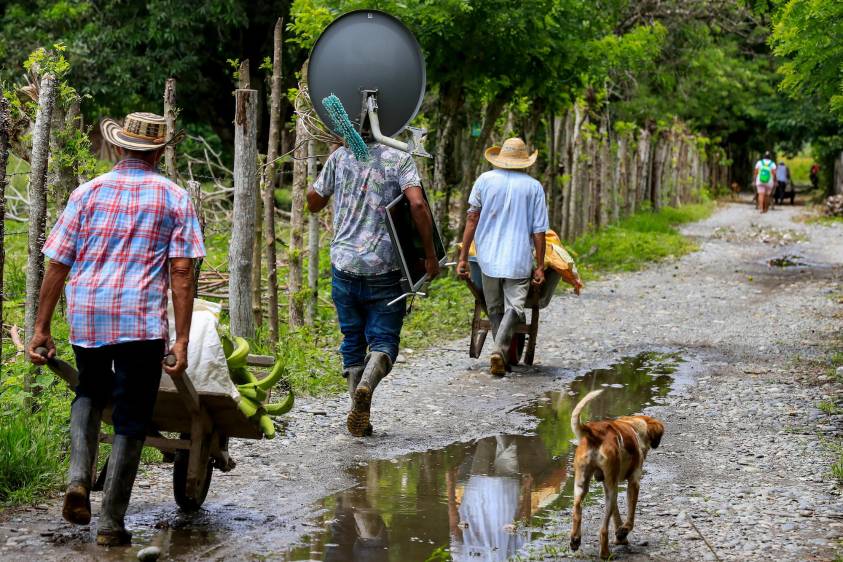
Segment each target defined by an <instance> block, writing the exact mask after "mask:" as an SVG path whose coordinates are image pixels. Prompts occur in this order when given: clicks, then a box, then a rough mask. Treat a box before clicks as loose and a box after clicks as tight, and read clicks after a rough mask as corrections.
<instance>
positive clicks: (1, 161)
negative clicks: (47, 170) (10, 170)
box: [0, 94, 12, 349]
mask: <svg viewBox="0 0 843 562" xmlns="http://www.w3.org/2000/svg"><path fill="white" fill-rule="evenodd" d="M11 131H12V118H11V115H10V113H9V100H7V99H6V98H5V97H4V96H3V95H1V94H0V349H2V348H3V300H4V299H5V296H6V295H5V293H4V292H3V291H4V286H3V269H4V265H5V263H6V238H5V236H6V221H5V220H4V218H5V216H6V164H8V162H9V135H10V134H11Z"/></svg>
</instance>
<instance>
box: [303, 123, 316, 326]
mask: <svg viewBox="0 0 843 562" xmlns="http://www.w3.org/2000/svg"><path fill="white" fill-rule="evenodd" d="M315 181H316V141H315V140H313V139H311V140H310V141H308V143H307V184H308V185H313V182H315ZM307 289H308V295H307V308H306V309H305V316H304V323H305V324H306V325H308V326H312V325H313V324H314V323H315V322H316V310H317V308H316V307H317V305H318V302H317V299H318V298H319V219H318V218H317V217H316V214H315V213H308V216H307Z"/></svg>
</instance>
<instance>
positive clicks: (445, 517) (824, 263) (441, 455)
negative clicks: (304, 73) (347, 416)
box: [0, 203, 843, 561]
mask: <svg viewBox="0 0 843 562" xmlns="http://www.w3.org/2000/svg"><path fill="white" fill-rule="evenodd" d="M799 212H800V209H799V208H798V207H797V208H795V209H794V208H792V207H779V208H777V209H776V210H774V211H773V212H771V213H768V214H767V215H765V216H763V217H761V216H758V215H757V214H755V213H754V211H753V210H752V208H751V206H750V205H748V204H743V203H741V204H730V205H725V206H723V207H722V208H721V209H720V210H719V211H718V212H717V213H716V214H715V215H714V216H713V217H712V218H710V219H709V220H706V221H703V222H701V223H697V224H694V225H691V226H689V227H688V228H687V229H686V231H687V234H688V235H690V236H693V237H695V238H696V239H698V241H699V244H700V251H699V252H696V253H694V254H691V255H689V256H686V257H684V258H682V259H680V260H674V261H669V262H665V263H662V264H660V265H658V266H654V267H652V268H650V269H648V270H646V271H643V272H639V273H635V274H624V275H616V276H610V277H607V278H605V279H604V280H602V281H600V282H597V283H592V284H591V285H590V286H588V287H587V290H586V291H585V292H584V293H583V295H582V297H580V298H575V297H573V296H569V295H565V296H562V297H557V298H556V299H555V300H554V302H553V303H552V304H551V307H550V308H549V309H548V310H546V311H545V313H544V314H543V317H542V327H541V330H540V341H539V347H538V350H537V365H536V366H535V367H534V368H532V369H523V368H519V369H518V371H517V372H516V373H515V374H514V375H513V376H510V377H507V378H505V379H495V378H492V377H490V376H489V375H487V374H485V370H484V369H485V361H473V360H470V359H469V358H468V355H467V352H466V350H467V342H466V341H459V342H454V343H452V344H450V345H448V346H445V347H442V348H437V349H435V350H432V351H430V352H427V353H424V354H418V353H410V352H409V351H407V352H405V353H404V354H403V355H404V356H405V357H406V362H404V363H401V364H399V365H398V366H397V368H396V371H395V373H394V376H391V377H389V378H388V379H387V380H386V381H385V382H384V383H383V386H382V390H381V389H379V391H378V395H377V398H376V404H375V408H376V410H377V417H376V418H375V424H376V430H377V433H376V435H375V437H373V438H371V439H366V440H359V439H353V438H350V437H348V436H346V435H345V432H344V430H343V427H344V411H345V407H346V399H345V397H338V398H335V399H324V400H315V399H311V400H306V401H300V402H299V404H298V407H297V412H296V414H295V415H293V416H292V417H291V418H290V422H289V427H288V429H287V433H286V436H281V437H279V438H277V439H276V440H275V441H268V442H260V443H256V442H238V443H235V444H234V446H233V451H232V455H233V456H234V458H235V459H236V460H237V462H238V466H237V468H236V469H235V470H234V471H233V472H231V473H228V474H220V473H216V474H215V475H214V481H213V482H212V484H211V491H210V494H209V497H208V500H207V502H206V504H205V506H204V508H205V509H203V510H202V511H201V512H199V513H198V514H194V515H185V514H181V513H179V512H178V511H177V509H176V507H175V504H174V503H173V501H172V496H171V484H170V470H171V469H170V466H169V465H161V466H160V467H155V468H153V469H151V470H148V471H147V472H146V473H145V474H144V475H142V476H140V477H139V478H138V484H137V485H136V492H135V495H134V497H133V501H132V505H131V506H130V511H129V517H128V526H129V527H130V528H132V529H133V530H135V533H136V535H135V536H136V540H135V544H136V546H135V547H134V548H132V549H112V550H111V551H109V552H107V553H106V552H104V551H103V550H99V549H96V548H95V547H93V546H91V545H90V536H91V535H90V533H91V530H90V529H88V528H82V529H78V528H77V529H74V528H72V527H71V526H69V525H65V524H64V523H63V522H62V521H61V518H60V513H59V500H58V499H56V500H55V501H51V502H49V503H47V504H44V505H42V506H38V507H37V508H30V509H25V510H17V511H13V512H7V513H5V514H2V515H0V558H2V559H9V560H11V559H16V560H17V559H42V560H47V559H50V560H52V559H55V560H59V559H67V558H69V557H73V558H74V559H76V560H82V559H95V558H96V559H104V558H105V559H114V560H122V559H126V560H128V559H132V558H133V557H134V554H135V553H136V552H137V550H138V548H139V547H141V546H146V545H149V544H155V545H158V546H161V547H162V549H163V550H164V556H163V557H162V559H167V558H169V559H180V560H182V559H183V560H191V559H194V560H209V559H210V560H224V559H226V560H227V559H231V560H234V559H271V560H306V559H320V560H322V559H324V560H392V561H398V560H402V561H405V560H406V561H412V560H424V559H426V558H427V557H428V555H429V554H430V553H432V552H433V551H434V550H435V549H437V548H439V549H440V550H442V551H444V550H445V549H448V550H450V551H452V554H453V556H454V558H455V559H459V560H462V559H471V560H504V559H505V558H506V553H510V554H515V553H516V552H518V551H520V553H521V554H520V555H521V556H522V558H530V559H536V560H543V559H546V560H564V559H567V558H566V556H568V555H570V553H567V550H566V545H567V537H566V536H565V533H567V530H568V522H569V515H570V514H569V510H568V508H567V505H568V498H567V497H566V496H567V495H569V494H570V480H571V479H570V478H569V477H568V474H567V470H566V466H567V460H566V459H567V458H568V457H567V455H568V454H569V452H570V448H569V445H568V443H567V439H568V438H569V437H570V436H569V435H568V434H567V433H564V427H565V425H567V423H568V420H567V418H566V414H565V412H566V411H567V410H565V408H567V407H569V406H570V402H571V400H572V399H571V397H570V396H568V394H567V393H568V391H569V389H574V390H577V389H579V388H581V387H583V386H584V385H591V386H594V385H596V384H603V385H605V386H607V387H608V389H609V392H607V393H605V394H606V395H611V396H614V398H612V400H611V404H609V403H607V406H606V410H605V413H609V414H622V413H632V412H633V411H636V410H640V409H643V408H646V411H647V412H648V413H650V414H652V415H656V416H658V417H660V418H661V419H663V420H664V421H665V423H666V427H667V431H666V434H665V438H664V441H663V443H662V447H661V448H659V449H658V450H656V451H654V452H653V453H652V454H651V456H650V459H649V460H648V464H647V473H648V474H647V476H646V477H645V479H644V483H643V485H642V495H641V503H640V504H639V505H640V511H639V513H638V517H637V518H636V528H635V530H634V531H633V533H632V535H630V541H631V543H632V546H631V547H617V548H616V549H615V555H616V558H617V559H627V560H639V559H641V560H644V559H662V560H680V559H682V560H703V559H711V560H714V559H715V554H713V553H712V551H711V548H713V550H714V552H716V556H717V557H718V558H719V559H721V560H727V559H728V560H833V559H834V557H835V554H836V551H837V552H839V551H840V545H841V542H840V541H841V538H843V502H841V499H840V488H839V487H838V486H837V485H836V484H835V481H834V480H833V478H832V477H831V476H830V474H829V472H830V465H831V463H832V462H833V461H832V459H833V455H832V453H831V451H830V450H829V448H828V447H827V445H826V443H827V442H828V439H829V437H830V436H832V435H840V433H841V431H843V416H840V415H837V416H833V415H828V414H826V413H823V412H821V411H820V410H818V409H817V408H816V406H817V404H818V403H819V402H820V401H821V400H824V399H825V400H830V399H834V398H837V399H839V396H840V386H839V385H838V384H837V383H834V382H833V381H832V379H831V378H829V377H828V376H827V375H828V373H827V372H826V369H824V368H821V367H818V366H815V365H814V364H813V363H812V361H814V360H817V359H820V358H822V357H824V356H825V354H826V353H828V351H829V349H830V346H831V345H832V344H833V343H834V342H835V341H836V339H835V338H837V337H839V336H837V334H838V332H839V323H840V319H839V316H840V309H841V307H840V304H839V302H838V300H839V297H840V292H841V285H840V278H841V274H842V273H843V244H841V242H840V241H841V235H843V226H842V225H835V226H832V227H828V226H820V225H808V224H804V223H799V222H794V221H793V218H794V217H795V216H797V214H798V213H799ZM765 240H766V241H765ZM785 255H792V256H797V257H796V258H794V259H793V261H795V262H798V263H799V264H802V265H796V266H793V267H771V266H769V265H768V262H769V260H771V259H774V258H780V257H783V256H785ZM487 351H488V348H487ZM653 352H658V353H656V354H654V353H653ZM642 354H644V355H642ZM653 357H657V358H658V359H653ZM623 358H628V359H626V360H624V359H623ZM629 358H631V359H629ZM642 358H643V359H642ZM653 361H655V362H656V363H659V361H662V362H666V363H665V364H666V365H668V364H669V365H668V366H667V367H659V366H656V367H652V365H651V363H652V362H653ZM642 362H643V363H642ZM613 364H615V365H616V367H615V368H614V369H606V370H602V371H592V372H589V371H590V370H592V369H595V368H599V367H608V366H611V365H613ZM659 364H661V363H659ZM641 365H644V366H643V367H642V366H641ZM653 369H655V370H656V374H653V372H652V371H653ZM659 369H663V370H662V371H659ZM645 375H646V376H648V377H652V382H646V381H650V380H651V379H649V378H648V379H646V381H645V382H646V384H644V383H642V380H645V379H644V378H643V377H644V376H645ZM822 377H825V378H822ZM609 385H611V386H609ZM612 386H614V387H620V388H612ZM549 391H557V392H556V393H553V394H545V393H547V392H549ZM537 399H538V402H537V401H536V400H537ZM384 405H388V407H389V411H385V409H384ZM598 410H599V409H598ZM595 413H596V414H600V413H601V412H600V411H596V412H595ZM537 416H538V417H537ZM537 425H538V428H537V429H536V431H532V430H533V429H534V428H536V426H537ZM554 432H555V433H554ZM523 434H527V437H521V435H523ZM495 435H505V437H498V438H489V436H495ZM554 436H555V437H554ZM480 438H486V439H480ZM475 439H480V440H479V441H477V442H474V441H473V440H475ZM487 457H488V459H487ZM513 459H515V460H513ZM481 461H483V462H487V461H488V463H487V465H486V466H489V467H492V468H490V469H486V470H485V471H484V470H479V469H477V468H476V467H477V466H479V464H480V463H481ZM510 461H512V462H517V466H516V465H515V464H512V462H510ZM510 465H511V466H514V467H515V468H511V469H507V468H506V467H507V466H510ZM507 470H509V472H506V471H507ZM501 475H504V476H501ZM513 482H514V483H515V484H513V486H514V487H513V488H512V489H511V490H510V489H509V488H508V486H510V484H512V483H513ZM481 488H482V489H483V490H486V491H485V492H483V491H479V492H478V490H481ZM484 493H488V494H492V496H493V497H495V498H496V499H500V498H507V497H510V496H512V497H513V498H515V499H513V502H512V505H513V506H517V510H515V507H513V509H512V510H511V511H512V512H511V513H509V512H507V509H509V507H507V506H508V505H509V504H507V502H506V501H503V502H502V503H501V504H500V505H497V504H494V503H491V502H489V501H488V498H489V497H492V496H483V494H484ZM478 494H479V495H478ZM508 494H509V495H508ZM96 496H97V497H96V498H95V500H96V501H97V502H98V500H99V498H98V496H99V494H96ZM484 497H485V498H486V503H485V504H484V503H483V500H482V498H484ZM476 498H481V499H480V500H477V499H476ZM519 498H520V499H519ZM477 501H479V502H480V503H477ZM624 503H625V502H623V501H622V502H621V509H622V510H623V509H624ZM477 506H482V507H481V509H480V511H481V512H482V515H480V518H479V519H478V520H473V519H471V514H470V511H471V509H472V508H477ZM542 508H545V509H542ZM601 508H602V498H599V497H597V496H595V502H594V505H591V506H589V507H588V508H586V514H585V522H584V536H583V548H582V550H581V551H580V553H578V555H579V556H581V557H582V556H585V557H588V556H594V555H595V554H596V547H597V521H598V518H599V514H600V510H601ZM94 512H95V513H97V512H98V504H96V503H95V505H94ZM527 515H532V517H528V518H527V519H523V516H527ZM519 518H520V520H522V521H526V522H527V523H526V524H525V523H516V524H515V525H514V526H513V525H512V522H513V520H515V519H519ZM481 520H482V521H481ZM484 526H485V527H487V528H488V529H492V532H491V533H487V536H485V537H483V536H480V535H482V534H483V533H482V532H481V531H483V530H484ZM695 528H696V530H695ZM349 533H350V534H351V535H353V536H352V538H351V539H348V535H349ZM701 537H704V538H705V539H706V541H707V543H708V544H710V545H711V548H709V546H707V544H706V541H704V540H701ZM347 539H348V540H347ZM344 541H345V542H344ZM348 541H350V542H348ZM530 541H532V542H530ZM504 543H505V544H504ZM296 545H298V546H296ZM519 549H520V550H519ZM530 552H532V553H533V554H530Z"/></svg>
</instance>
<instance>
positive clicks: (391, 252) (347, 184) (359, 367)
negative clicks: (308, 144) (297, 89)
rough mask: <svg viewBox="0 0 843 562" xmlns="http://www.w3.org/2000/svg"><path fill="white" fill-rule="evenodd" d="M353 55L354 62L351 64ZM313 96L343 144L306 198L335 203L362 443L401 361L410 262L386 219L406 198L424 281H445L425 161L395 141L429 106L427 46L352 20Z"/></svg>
mask: <svg viewBox="0 0 843 562" xmlns="http://www.w3.org/2000/svg"><path fill="white" fill-rule="evenodd" d="M350 52H353V53H354V54H355V56H354V57H352V58H349V57H348V56H347V54H348V53H350ZM308 90H309V94H310V99H311V101H312V103H313V106H314V109H315V110H316V112H317V113H318V114H319V117H320V119H321V120H322V122H323V123H324V124H325V125H326V126H327V127H328V128H330V129H331V130H332V132H333V133H334V134H336V135H338V136H340V137H342V139H343V142H344V146H342V147H340V148H338V149H337V150H336V151H334V152H333V154H331V156H330V157H329V158H328V160H327V161H326V162H325V166H324V167H323V168H322V172H321V173H320V175H319V177H318V178H317V180H316V182H315V183H314V185H313V186H312V187H311V188H310V189H309V190H308V192H307V206H308V208H309V209H310V211H311V212H318V211H320V210H321V209H323V208H324V207H325V206H326V205H327V204H328V200H329V199H330V198H331V197H332V196H333V198H334V207H333V209H334V239H333V241H332V242H331V269H332V274H333V282H332V290H331V295H332V297H333V300H334V304H335V305H336V309H337V318H338V319H339V324H340V330H341V331H342V334H343V342H342V345H341V346H340V352H341V353H342V359H343V376H344V377H346V378H347V379H348V391H349V394H350V395H351V411H350V412H349V414H348V422H347V427H348V431H349V432H350V433H351V434H352V435H354V436H358V437H360V436H364V435H370V434H371V433H372V425H371V424H370V423H369V419H370V407H371V403H372V395H373V393H374V391H375V389H376V388H377V386H378V383H379V382H380V381H381V380H382V379H383V378H384V377H385V376H386V375H387V374H389V372H390V370H391V369H392V364H393V362H394V361H395V359H396V357H397V356H398V344H399V341H400V335H401V326H402V324H403V321H404V314H405V312H406V301H405V300H404V298H403V297H405V296H407V295H408V294H411V293H406V292H405V288H404V286H403V284H402V274H406V273H407V271H406V263H405V262H404V261H403V258H404V254H403V253H402V249H401V247H400V246H399V247H396V246H395V244H396V242H395V240H394V238H393V236H392V234H394V233H392V232H391V230H390V224H391V223H389V221H390V220H391V219H390V218H389V215H388V208H389V207H390V205H391V204H393V203H394V202H395V201H396V200H398V198H399V197H401V196H402V194H403V197H404V201H403V202H405V203H406V204H407V207H408V208H409V213H408V215H409V216H408V218H407V219H405V220H406V221H412V225H413V226H414V227H415V228H414V231H415V238H414V241H413V244H412V245H413V247H414V248H415V247H416V243H418V246H420V247H421V248H423V252H419V256H418V257H419V261H422V259H423V262H424V271H425V274H426V277H427V280H431V279H433V278H434V277H436V276H437V275H438V274H439V257H438V256H437V253H436V245H435V243H434V235H435V226H434V224H433V217H432V216H431V213H430V208H429V206H428V205H427V200H426V199H425V196H424V192H423V191H422V188H421V179H420V178H419V172H418V170H417V169H416V163H415V162H414V161H413V157H412V154H414V153H415V154H425V152H424V150H423V148H420V147H419V145H418V143H417V142H416V141H415V137H414V140H411V141H410V142H401V141H398V140H396V139H394V138H392V136H394V135H397V134H398V133H400V132H402V131H403V130H405V129H406V128H407V125H408V124H409V123H410V121H411V120H412V119H413V117H414V116H415V115H416V113H417V112H418V109H419V107H420V106H421V101H422V99H423V98H424V90H425V69H424V57H423V55H422V52H421V47H419V44H418V42H417V41H416V39H415V37H414V36H413V34H412V33H411V32H410V30H409V29H407V28H406V27H405V26H404V25H403V24H402V23H401V22H400V21H398V20H397V19H396V18H394V17H392V16H390V15H389V14H386V13H384V12H379V11H376V10H362V11H354V12H349V13H347V14H344V15H342V16H340V17H339V18H337V19H336V20H334V21H333V22H332V23H331V24H330V25H329V26H328V27H327V28H326V29H325V30H324V31H323V32H322V34H321V35H320V36H319V39H318V40H317V41H316V44H315V45H314V46H313V50H312V51H311V53H310V65H309V72H308ZM361 108H362V112H361V114H360V119H359V120H356V121H355V122H352V121H351V120H350V119H349V116H348V115H349V113H352V114H354V115H355V116H356V115H357V113H356V112H357V111H359V110H360V109H361ZM404 226H408V225H404ZM411 230H413V229H411ZM399 243H400V242H399ZM399 257H400V258H401V260H399ZM419 265H420V264H419ZM402 267H403V268H404V270H402ZM402 271H403V273H402ZM410 286H411V291H412V290H413V288H412V287H413V283H410ZM367 352H368V353H367Z"/></svg>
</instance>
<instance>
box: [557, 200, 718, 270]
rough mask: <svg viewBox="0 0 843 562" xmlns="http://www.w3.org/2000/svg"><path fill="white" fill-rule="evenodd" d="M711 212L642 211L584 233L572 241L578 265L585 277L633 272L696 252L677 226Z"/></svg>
mask: <svg viewBox="0 0 843 562" xmlns="http://www.w3.org/2000/svg"><path fill="white" fill-rule="evenodd" d="M713 210H714V203H710V202H709V203H700V204H695V205H685V206H683V207H680V208H673V207H664V208H662V209H660V210H659V211H658V212H656V213H653V212H649V211H642V212H640V213H636V214H635V215H633V216H631V217H628V218H626V219H623V220H622V221H620V222H619V223H618V224H616V225H612V226H608V227H606V228H604V229H602V230H599V231H597V232H592V233H588V234H585V235H583V236H581V237H580V238H578V239H577V240H575V241H574V243H573V244H572V246H571V249H572V250H573V251H574V252H575V253H576V254H577V256H578V257H577V258H576V260H577V265H578V267H579V268H580V272H581V273H582V274H583V275H585V276H586V278H589V277H593V276H595V275H596V274H598V273H600V272H614V271H636V270H638V269H641V268H642V267H644V266H645V265H646V264H647V263H649V262H654V261H660V260H663V259H665V258H668V257H680V256H682V255H684V254H687V253H689V252H692V251H694V250H695V249H696V245H695V244H694V243H693V242H692V241H690V240H688V239H687V238H685V237H684V236H682V235H681V234H680V233H679V232H678V231H677V230H676V228H675V227H676V225H679V224H684V223H688V222H693V221H697V220H701V219H703V218H705V217H707V216H708V215H710V214H711V212H712V211H713Z"/></svg>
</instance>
